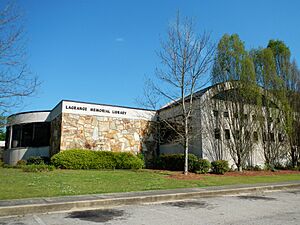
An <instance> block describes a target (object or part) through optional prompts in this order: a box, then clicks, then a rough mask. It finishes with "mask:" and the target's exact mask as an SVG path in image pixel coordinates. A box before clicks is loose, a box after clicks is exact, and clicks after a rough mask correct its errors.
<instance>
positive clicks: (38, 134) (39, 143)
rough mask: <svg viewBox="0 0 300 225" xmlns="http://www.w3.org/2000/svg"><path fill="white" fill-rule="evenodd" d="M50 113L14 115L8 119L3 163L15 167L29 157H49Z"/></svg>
mask: <svg viewBox="0 0 300 225" xmlns="http://www.w3.org/2000/svg"><path fill="white" fill-rule="evenodd" d="M49 115H50V111H40V112H26V113H19V114H14V115H12V116H10V117H9V118H8V126H7V127H6V146H5V150H4V154H3V159H4V162H5V163H7V164H10V165H15V164H16V163H17V162H18V161H19V160H21V159H22V160H26V159H28V158H29V157H31V156H44V157H48V156H49V148H50V147H49V145H50V119H49V118H50V116H49Z"/></svg>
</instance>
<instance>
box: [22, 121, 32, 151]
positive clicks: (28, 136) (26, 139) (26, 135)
mask: <svg viewBox="0 0 300 225" xmlns="http://www.w3.org/2000/svg"><path fill="white" fill-rule="evenodd" d="M32 143H33V124H32V123H28V124H23V125H22V139H21V147H27V146H32Z"/></svg>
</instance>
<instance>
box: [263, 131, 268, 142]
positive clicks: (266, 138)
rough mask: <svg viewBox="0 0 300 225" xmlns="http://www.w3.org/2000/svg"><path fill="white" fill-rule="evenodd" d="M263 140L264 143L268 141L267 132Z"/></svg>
mask: <svg viewBox="0 0 300 225" xmlns="http://www.w3.org/2000/svg"><path fill="white" fill-rule="evenodd" d="M262 139H263V142H266V141H268V137H267V134H266V132H263V135H262Z"/></svg>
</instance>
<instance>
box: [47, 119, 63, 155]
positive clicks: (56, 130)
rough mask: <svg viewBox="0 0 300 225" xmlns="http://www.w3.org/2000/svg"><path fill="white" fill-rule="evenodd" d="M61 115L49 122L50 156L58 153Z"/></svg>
mask: <svg viewBox="0 0 300 225" xmlns="http://www.w3.org/2000/svg"><path fill="white" fill-rule="evenodd" d="M61 121H62V115H59V116H57V117H56V118H55V119H54V120H52V121H51V137H50V152H49V154H50V156H52V155H54V154H56V153H58V152H59V151H60V143H61Z"/></svg>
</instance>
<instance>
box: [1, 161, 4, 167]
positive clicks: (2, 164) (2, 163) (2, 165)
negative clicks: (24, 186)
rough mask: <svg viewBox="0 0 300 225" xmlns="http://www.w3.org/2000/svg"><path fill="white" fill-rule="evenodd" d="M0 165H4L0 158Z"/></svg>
mask: <svg viewBox="0 0 300 225" xmlns="http://www.w3.org/2000/svg"><path fill="white" fill-rule="evenodd" d="M0 167H4V162H3V161H2V160H1V159H0Z"/></svg>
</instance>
